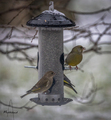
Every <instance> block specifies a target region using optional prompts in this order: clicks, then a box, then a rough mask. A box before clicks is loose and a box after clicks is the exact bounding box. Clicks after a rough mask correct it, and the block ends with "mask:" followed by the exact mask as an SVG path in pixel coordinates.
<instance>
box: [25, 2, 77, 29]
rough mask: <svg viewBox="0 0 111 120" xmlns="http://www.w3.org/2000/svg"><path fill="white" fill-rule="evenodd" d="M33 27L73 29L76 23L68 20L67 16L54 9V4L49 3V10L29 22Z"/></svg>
mask: <svg viewBox="0 0 111 120" xmlns="http://www.w3.org/2000/svg"><path fill="white" fill-rule="evenodd" d="M27 25H28V26H32V27H72V26H75V23H74V22H73V21H72V20H70V19H68V18H67V17H66V16H65V14H63V13H61V12H59V11H57V10H55V9H54V2H53V1H50V2H49V10H45V11H43V12H42V13H41V14H40V15H38V16H37V17H34V18H32V19H31V20H29V21H28V22H27Z"/></svg>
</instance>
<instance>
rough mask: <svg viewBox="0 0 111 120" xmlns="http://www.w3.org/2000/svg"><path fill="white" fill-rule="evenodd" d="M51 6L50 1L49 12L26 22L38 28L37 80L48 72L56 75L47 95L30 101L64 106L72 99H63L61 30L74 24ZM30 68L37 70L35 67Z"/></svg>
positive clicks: (39, 95) (43, 94)
mask: <svg viewBox="0 0 111 120" xmlns="http://www.w3.org/2000/svg"><path fill="white" fill-rule="evenodd" d="M53 6H54V5H53V2H52V1H51V2H50V6H49V10H46V11H43V12H42V13H41V14H40V15H38V16H37V17H35V18H33V19H31V20H29V21H28V22H27V25H28V26H31V27H38V32H39V34H38V36H39V42H38V43H39V63H38V75H39V77H38V79H41V78H42V77H43V75H44V74H45V73H46V72H47V71H50V70H51V71H54V72H55V74H56V75H55V77H54V84H53V85H52V87H51V88H50V92H49V93H47V94H45V93H39V94H38V98H31V99H30V100H31V101H33V102H35V103H37V104H40V105H64V104H66V103H68V102H70V101H72V99H69V98H64V90H63V70H64V55H63V28H64V27H72V26H75V23H74V22H73V21H72V20H70V19H68V18H67V17H66V16H65V15H64V14H63V13H61V12H59V11H57V10H55V9H54V7H53ZM26 67H27V66H26ZM31 68H36V69H37V67H31Z"/></svg>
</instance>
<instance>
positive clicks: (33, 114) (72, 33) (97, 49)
mask: <svg viewBox="0 0 111 120" xmlns="http://www.w3.org/2000/svg"><path fill="white" fill-rule="evenodd" d="M48 7H49V0H0V120H21V119H22V120H30V119H31V120H35V119H40V120H43V119H45V120H68V119H69V120H111V114H110V113H111V87H110V86H111V0H54V8H55V9H57V10H58V11H60V12H62V13H64V14H65V15H66V17H68V18H69V19H71V20H73V21H75V23H76V27H72V28H65V29H64V54H65V57H66V56H67V54H68V53H69V52H70V51H71V49H72V48H73V47H74V46H75V45H82V46H84V47H85V48H86V51H85V52H84V53H83V60H82V62H81V63H80V64H79V65H78V67H79V68H81V69H82V70H83V71H84V72H82V71H81V70H77V71H76V70H71V71H70V70H66V71H64V73H65V75H66V76H67V77H68V78H69V79H70V80H71V82H72V83H73V84H74V85H75V86H76V87H75V89H76V90H77V92H78V94H75V93H74V92H73V91H72V90H70V89H69V88H67V87H64V96H65V97H69V98H72V99H73V102H70V103H68V104H66V105H63V106H41V105H36V104H35V103H32V102H31V101H30V98H32V97H35V96H37V94H31V95H28V96H27V97H25V98H24V99H21V98H20V96H21V95H23V94H24V93H25V92H26V91H27V90H29V89H30V88H31V87H32V86H33V85H34V84H35V83H36V82H37V81H38V72H37V70H35V69H28V68H24V66H25V65H35V66H36V65H37V52H38V30H37V28H31V27H28V26H26V22H27V21H28V20H29V19H31V18H33V17H35V16H37V15H39V14H41V13H42V12H43V11H44V10H48V9H49V8H48Z"/></svg>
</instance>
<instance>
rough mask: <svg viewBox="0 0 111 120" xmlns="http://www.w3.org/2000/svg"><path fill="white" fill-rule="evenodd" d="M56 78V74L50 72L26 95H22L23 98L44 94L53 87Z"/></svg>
mask: <svg viewBox="0 0 111 120" xmlns="http://www.w3.org/2000/svg"><path fill="white" fill-rule="evenodd" d="M54 76H55V73H54V72H53V71H48V72H47V73H46V74H45V75H44V76H43V77H42V78H41V79H40V80H39V81H38V82H37V83H36V84H35V85H34V86H33V87H32V88H31V89H30V90H28V91H27V92H26V94H24V95H22V96H21V98H23V97H25V96H26V95H28V94H30V93H43V92H45V91H47V90H48V89H49V88H50V87H51V86H52V83H53V77H54Z"/></svg>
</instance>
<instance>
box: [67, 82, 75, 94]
mask: <svg viewBox="0 0 111 120" xmlns="http://www.w3.org/2000/svg"><path fill="white" fill-rule="evenodd" d="M65 86H67V87H69V88H71V89H72V90H73V91H74V92H75V93H76V94H77V91H76V90H75V89H74V88H73V87H72V85H71V84H65Z"/></svg>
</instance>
